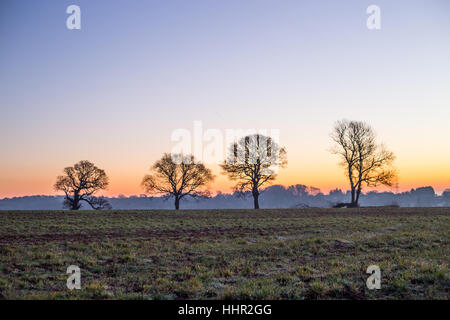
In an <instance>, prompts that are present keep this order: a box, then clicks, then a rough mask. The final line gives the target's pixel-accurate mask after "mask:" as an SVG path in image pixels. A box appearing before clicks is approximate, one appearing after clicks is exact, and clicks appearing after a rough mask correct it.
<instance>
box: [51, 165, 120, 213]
mask: <svg viewBox="0 0 450 320" xmlns="http://www.w3.org/2000/svg"><path fill="white" fill-rule="evenodd" d="M108 183H109V181H108V177H107V176H106V173H105V171H104V170H102V169H99V168H97V167H96V166H95V165H94V164H93V163H92V162H89V161H87V160H82V161H80V162H78V163H76V164H75V165H74V166H73V167H67V168H64V175H61V176H58V177H57V178H56V183H55V186H54V188H55V190H57V191H63V192H64V193H65V199H64V204H63V205H64V207H65V208H68V209H71V210H78V209H80V207H81V201H84V202H86V203H88V204H89V205H90V206H91V207H92V208H93V209H96V210H99V209H111V205H110V204H109V203H108V201H107V200H106V199H105V198H103V197H95V196H94V193H96V192H97V191H99V190H102V189H106V187H107V186H108Z"/></svg>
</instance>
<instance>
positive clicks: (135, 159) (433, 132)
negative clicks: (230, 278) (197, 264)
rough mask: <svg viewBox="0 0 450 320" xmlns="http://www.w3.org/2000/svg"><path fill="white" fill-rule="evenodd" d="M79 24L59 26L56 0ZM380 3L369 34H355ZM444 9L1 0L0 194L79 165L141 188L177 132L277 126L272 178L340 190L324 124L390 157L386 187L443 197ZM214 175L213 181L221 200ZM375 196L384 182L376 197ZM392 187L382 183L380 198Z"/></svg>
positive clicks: (447, 162)
mask: <svg viewBox="0 0 450 320" xmlns="http://www.w3.org/2000/svg"><path fill="white" fill-rule="evenodd" d="M72 4H75V5H78V6H79V7H80V9H81V29H80V30H69V29H68V28H67V27H66V19H67V18H68V17H69V14H67V13H66V8H67V7H68V6H69V5H72ZM373 4H375V5H378V6H379V7H380V10H381V11H380V12H381V29H380V30H369V29H368V28H367V26H366V20H367V18H368V16H369V15H368V14H367V13H366V9H367V7H368V6H369V5H373ZM449 57H450V2H449V1H447V0H429V1H423V0H420V1H419V0H409V1H381V0H371V1H364V0H353V1H352V0H347V1H332V0H330V1H325V0H320V1H317V0H314V1H313V0H311V1H297V0H292V1H291V0H280V1H274V0H270V1H269V0H258V1H256V0H226V1H225V0H220V1H219V0H195V1H183V0H170V1H156V0H149V1H143V0H139V1H138V0H132V1H106V0H96V1H87V0H70V1H66V0H58V1H55V0H53V1H50V0H40V1H25V0H2V1H1V2H0V150H1V153H0V198H3V197H12V196H23V195H35V194H57V192H55V191H54V190H53V184H54V183H55V180H56V176H57V175H59V174H61V173H62V170H63V168H64V167H66V166H70V165H73V164H74V163H76V162H78V161H79V160H84V159H87V160H90V161H92V162H94V163H95V164H96V165H97V166H98V167H100V168H102V169H104V170H105V171H106V173H107V174H108V176H109V177H110V186H109V188H108V190H107V191H105V192H103V194H105V195H108V196H116V195H119V194H124V195H132V194H141V193H143V190H142V189H141V187H140V182H141V180H142V177H143V176H144V175H145V174H147V173H148V170H149V168H150V166H151V164H152V163H153V162H154V161H155V160H157V159H158V158H160V157H161V155H162V154H163V153H164V152H170V151H171V150H172V148H173V147H174V145H175V144H176V143H175V142H174V141H172V139H171V136H172V134H173V132H174V131H176V130H178V129H186V130H190V131H192V130H193V128H194V122H195V121H201V123H202V126H203V128H204V130H207V129H217V130H221V131H222V132H225V130H227V129H235V130H237V129H244V130H246V129H252V128H255V129H262V130H264V129H265V130H271V129H275V130H279V142H280V144H281V145H283V146H285V147H286V149H287V155H288V167H287V168H286V169H282V170H280V172H279V175H278V179H277V181H276V183H280V184H283V185H291V184H297V183H299V184H305V185H312V186H315V187H319V188H321V189H322V191H324V192H327V191H329V190H330V189H334V188H342V189H347V188H348V187H347V181H346V179H345V175H344V173H343V171H342V169H341V168H339V166H338V159H337V158H336V157H335V156H333V155H332V154H331V153H330V152H329V150H330V148H331V146H332V141H331V139H330V133H331V130H332V127H333V124H334V123H335V121H337V120H340V119H344V118H345V119H351V120H362V121H366V122H367V123H369V124H370V125H371V126H372V127H373V128H374V129H375V131H376V132H377V135H378V138H379V141H380V142H383V143H384V144H386V146H387V147H388V148H389V149H390V150H392V151H393V152H394V153H395V154H396V156H397V160H396V162H395V165H396V167H397V168H398V170H399V185H398V189H395V190H392V191H405V190H409V189H411V188H417V187H420V186H428V185H431V186H433V187H434V188H435V189H436V191H437V192H439V193H440V192H442V191H443V190H445V189H446V188H450V144H449V137H450V59H449ZM209 167H211V168H212V169H213V171H214V173H215V174H216V175H217V178H216V180H215V182H214V184H213V185H212V186H211V188H212V189H213V190H214V191H219V190H220V191H225V192H227V191H230V187H231V186H232V184H231V183H230V182H229V181H228V180H227V178H226V177H224V176H222V175H221V174H220V170H219V169H218V166H217V165H215V164H211V165H209ZM383 190H384V189H383ZM388 190H390V189H388Z"/></svg>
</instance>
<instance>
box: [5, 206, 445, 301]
mask: <svg viewBox="0 0 450 320" xmlns="http://www.w3.org/2000/svg"><path fill="white" fill-rule="evenodd" d="M449 231H450V208H362V209H289V210H207V211H206V210H205V211H180V212H173V211H91V212H86V211H84V212H82V211H80V212H67V211H60V212H56V211H33V212H12V211H11V212H0V298H4V299H449V298H450V292H449V288H450V274H449V269H448V263H449ZM69 265H78V266H79V267H80V268H81V290H73V291H70V290H68V289H67V287H66V280H67V278H68V276H69V275H68V274H66V270H67V267H68V266H69ZM369 265H378V266H379V267H380V269H381V289H379V290H369V289H368V288H367V287H366V279H367V278H368V277H369V274H366V269H367V267H368V266H369Z"/></svg>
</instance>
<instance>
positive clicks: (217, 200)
mask: <svg viewBox="0 0 450 320" xmlns="http://www.w3.org/2000/svg"><path fill="white" fill-rule="evenodd" d="M296 190H300V192H297V191H296ZM261 191H262V192H261V195H260V198H259V201H260V205H261V207H263V208H330V207H333V206H335V205H336V203H340V202H343V201H345V200H346V199H350V190H349V191H342V190H339V189H336V190H331V191H330V192H326V193H324V192H321V191H320V190H319V189H318V188H314V187H306V186H303V185H294V186H282V185H271V186H268V187H267V188H264V189H263V190H261ZM247 195H248V196H249V197H251V195H250V192H248V191H247ZM105 199H106V200H107V201H108V202H109V203H110V204H111V206H112V207H113V208H114V209H118V210H125V209H130V210H144V209H172V208H173V203H172V202H168V201H167V200H166V199H165V198H163V197H158V196H149V195H145V194H141V195H132V196H124V195H119V196H117V197H106V198H105ZM63 201H64V196H47V195H41V196H24V197H13V198H5V199H1V200H0V210H57V209H61V206H62V204H63ZM360 203H361V206H401V207H450V190H447V191H444V192H443V193H442V194H439V195H438V194H436V193H435V191H434V189H433V188H432V187H421V188H416V189H411V190H410V191H406V192H400V193H393V192H376V191H370V192H366V193H362V194H361V197H360ZM86 204H87V203H86ZM89 207H90V206H89ZM252 207H253V203H252V202H250V201H249V200H248V198H246V197H245V196H244V197H243V196H242V195H241V194H239V193H237V192H232V193H218V194H216V195H214V196H211V197H209V198H186V199H184V201H183V209H250V208H252Z"/></svg>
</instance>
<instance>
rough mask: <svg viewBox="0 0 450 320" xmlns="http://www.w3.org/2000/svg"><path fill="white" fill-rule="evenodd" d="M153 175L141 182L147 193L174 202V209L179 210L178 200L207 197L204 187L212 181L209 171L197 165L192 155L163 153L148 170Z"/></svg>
mask: <svg viewBox="0 0 450 320" xmlns="http://www.w3.org/2000/svg"><path fill="white" fill-rule="evenodd" d="M150 170H151V171H152V172H153V173H152V174H150V175H146V176H145V177H144V179H143V180H142V187H143V188H144V190H145V191H146V192H147V193H150V194H159V195H162V196H163V197H165V198H166V199H169V198H171V197H173V198H174V200H175V209H176V210H178V209H180V200H181V199H183V198H184V197H186V196H190V197H192V198H198V197H209V196H210V193H209V191H208V190H205V187H206V186H207V185H208V184H209V183H210V182H211V181H213V180H214V176H213V175H212V173H211V170H210V169H208V168H206V167H205V166H204V165H203V164H201V163H197V162H196V161H195V159H194V156H192V155H186V156H184V155H181V154H173V155H172V154H169V153H165V154H164V155H163V156H162V158H161V159H160V160H158V161H156V162H155V164H154V165H153V166H152V167H151V169H150Z"/></svg>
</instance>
